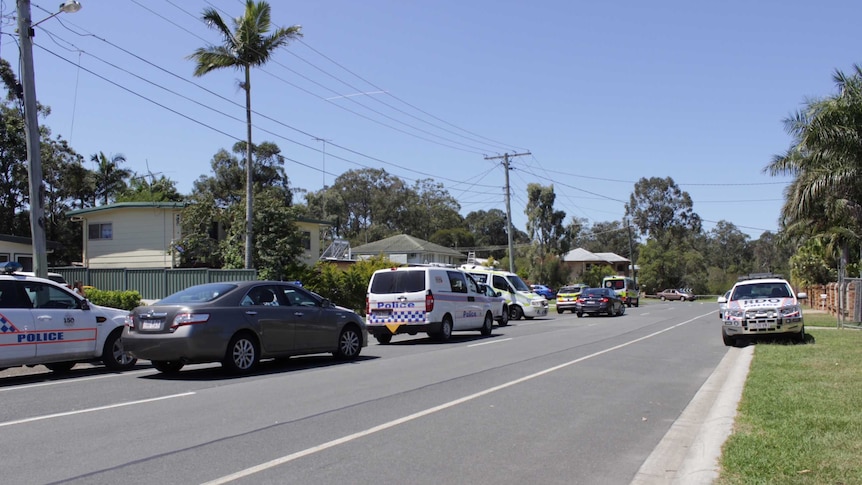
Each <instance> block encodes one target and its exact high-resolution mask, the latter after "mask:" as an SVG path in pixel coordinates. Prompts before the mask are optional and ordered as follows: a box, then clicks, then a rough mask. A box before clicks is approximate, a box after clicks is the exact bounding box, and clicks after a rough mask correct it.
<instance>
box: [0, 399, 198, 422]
mask: <svg viewBox="0 0 862 485" xmlns="http://www.w3.org/2000/svg"><path fill="white" fill-rule="evenodd" d="M193 394H195V393H194V392H184V393H182V394H172V395H170V396H162V397H154V398H151V399H141V400H140V401H129V402H122V403H118V404H109V405H107V406H99V407H97V408H89V409H80V410H78V411H67V412H65V413H56V414H46V415H45V416H35V417H32V418H25V419H19V420H17V421H6V422H5V423H0V428H2V427H4V426H12V425H15V424H24V423H32V422H33V421H42V420H45V419H52V418H61V417H63V416H72V415H75V414H84V413H92V412H95V411H104V410H106V409H114V408H121V407H124V406H133V405H135V404H144V403H148V402H154V401H163V400H165V399H173V398H175V397H185V396H191V395H193Z"/></svg>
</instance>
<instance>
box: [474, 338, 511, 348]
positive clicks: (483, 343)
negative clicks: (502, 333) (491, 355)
mask: <svg viewBox="0 0 862 485" xmlns="http://www.w3.org/2000/svg"><path fill="white" fill-rule="evenodd" d="M508 340H512V337H509V338H501V339H500V340H493V341H490V342H480V343H478V344H470V345H468V346H467V347H478V346H480V345H491V344H498V343H500V342H506V341H508Z"/></svg>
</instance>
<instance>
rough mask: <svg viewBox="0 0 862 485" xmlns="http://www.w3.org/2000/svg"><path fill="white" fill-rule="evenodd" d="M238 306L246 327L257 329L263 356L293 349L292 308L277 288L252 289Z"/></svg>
mask: <svg viewBox="0 0 862 485" xmlns="http://www.w3.org/2000/svg"><path fill="white" fill-rule="evenodd" d="M240 307H242V310H243V313H244V314H245V317H246V319H247V320H248V322H249V324H250V325H251V326H252V327H253V328H258V329H260V330H259V331H260V345H261V347H262V349H261V351H262V353H266V354H278V353H287V352H291V351H293V350H294V348H295V346H296V328H295V325H294V323H293V321H292V315H291V309H290V307H288V306H287V301H286V300H285V299H284V298H283V295H282V294H281V291H280V288H279V287H277V286H274V285H257V286H252V287H251V288H249V289H248V291H247V292H246V294H245V296H243V298H242V299H241V300H240Z"/></svg>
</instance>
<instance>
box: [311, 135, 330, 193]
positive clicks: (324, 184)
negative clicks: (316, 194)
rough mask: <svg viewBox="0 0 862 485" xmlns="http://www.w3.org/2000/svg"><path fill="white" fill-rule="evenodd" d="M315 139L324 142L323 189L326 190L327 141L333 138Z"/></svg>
mask: <svg viewBox="0 0 862 485" xmlns="http://www.w3.org/2000/svg"><path fill="white" fill-rule="evenodd" d="M313 140H314V141H320V142H323V170H321V172H323V189H324V190H326V142H331V141H332V140H327V139H326V138H317V137H314V138H313Z"/></svg>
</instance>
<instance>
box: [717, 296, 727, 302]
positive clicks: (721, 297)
mask: <svg viewBox="0 0 862 485" xmlns="http://www.w3.org/2000/svg"><path fill="white" fill-rule="evenodd" d="M718 302H719V303H727V298H725V297H723V296H719V297H718Z"/></svg>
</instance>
